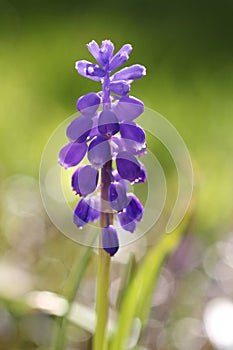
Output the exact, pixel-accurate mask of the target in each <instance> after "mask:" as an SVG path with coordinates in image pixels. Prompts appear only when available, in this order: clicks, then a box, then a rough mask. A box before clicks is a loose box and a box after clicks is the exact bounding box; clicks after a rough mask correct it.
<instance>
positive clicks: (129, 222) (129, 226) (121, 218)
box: [117, 211, 137, 233]
mask: <svg viewBox="0 0 233 350" xmlns="http://www.w3.org/2000/svg"><path fill="white" fill-rule="evenodd" d="M117 219H118V222H119V224H120V225H121V227H122V228H123V229H124V230H125V231H129V232H131V233H133V232H134V231H135V230H136V227H137V222H136V220H133V219H131V218H130V217H129V216H128V215H127V213H126V212H124V211H121V212H120V213H118V214H117Z"/></svg>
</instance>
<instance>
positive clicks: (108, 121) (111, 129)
mask: <svg viewBox="0 0 233 350" xmlns="http://www.w3.org/2000/svg"><path fill="white" fill-rule="evenodd" d="M98 129H99V132H100V134H101V135H104V136H106V137H111V136H112V135H115V134H116V133H117V132H118V131H119V130H120V126H119V122H118V119H117V117H116V115H115V114H114V113H113V112H112V111H110V110H105V111H103V112H101V113H100V115H99V121H98Z"/></svg>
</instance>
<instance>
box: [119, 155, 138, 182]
mask: <svg viewBox="0 0 233 350" xmlns="http://www.w3.org/2000/svg"><path fill="white" fill-rule="evenodd" d="M116 166H117V171H118V173H119V175H120V176H121V178H122V179H126V180H128V181H130V182H131V183H134V182H140V180H141V178H142V176H144V174H143V173H142V167H141V164H140V163H139V161H138V160H137V159H136V158H135V157H134V156H133V155H132V154H131V153H130V152H127V151H122V152H120V153H118V155H117V157H116Z"/></svg>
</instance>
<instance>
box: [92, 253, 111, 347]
mask: <svg viewBox="0 0 233 350" xmlns="http://www.w3.org/2000/svg"><path fill="white" fill-rule="evenodd" d="M110 259H111V258H110V255H109V254H108V253H106V252H105V251H104V250H103V249H102V248H99V256H98V274H97V295H96V315H97V319H96V332H95V335H94V343H93V350H100V349H101V350H107V340H106V326H107V320H108V287H109V275H110Z"/></svg>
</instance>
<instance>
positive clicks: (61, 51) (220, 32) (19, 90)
mask: <svg viewBox="0 0 233 350" xmlns="http://www.w3.org/2000/svg"><path fill="white" fill-rule="evenodd" d="M232 16H233V4H232V1H231V0H223V1H221V2H219V1H217V0H213V1H210V0H204V1H199V0H198V1H194V0H191V1H185V0H178V1H171V0H170V1H169V0H165V1H157V0H155V1H149V0H146V1H144V2H141V1H138V0H135V1H132V0H129V1H127V2H124V3H114V5H113V4H112V3H109V2H107V1H106V0H104V1H102V2H101V3H99V2H95V1H89V2H79V1H74V0H72V1H66V2H65V1H60V2H54V1H50V2H48V1H45V0H41V1H40V2H39V1H36V0H35V1H27V0H21V1H17V0H8V1H7V0H2V1H1V2H0V77H1V84H0V96H1V104H0V182H1V190H0V200H1V202H0V216H1V232H0V235H1V247H0V255H1V259H0V295H2V297H1V301H2V305H0V319H1V322H0V349H3V350H6V349H17V350H18V349H24V350H26V349H29V350H31V349H44V348H45V349H46V350H47V348H48V344H49V340H48V336H47V333H46V332H44V335H45V336H44V337H43V334H42V333H43V330H44V328H43V325H44V326H46V327H47V329H49V331H50V332H52V330H53V327H54V325H53V319H52V318H50V317H47V316H45V315H43V314H42V315H41V314H40V313H38V314H37V313H33V314H32V315H31V313H29V314H25V315H24V316H23V315H22V313H21V306H20V305H21V304H20V302H19V304H18V303H17V300H18V299H17V298H18V296H19V295H22V294H23V293H27V292H28V291H30V290H33V289H39V290H43V289H45V290H50V291H52V292H58V293H61V294H62V293H63V288H64V285H65V284H66V280H67V277H68V275H69V272H70V270H71V268H72V265H73V262H74V261H75V259H76V256H77V255H81V254H82V253H83V252H84V251H85V247H80V246H78V245H75V244H74V243H73V242H71V241H69V240H67V239H66V238H65V237H63V236H62V235H61V234H60V233H58V232H57V230H56V229H55V228H54V226H53V225H52V224H51V222H50V221H49V219H48V218H47V217H46V214H45V212H44V210H43V208H42V205H41V203H40V196H39V189H38V183H37V180H38V169H39V164H40V158H41V154H42V151H43V147H44V145H45V143H46V142H47V140H48V138H49V137H50V135H51V133H52V132H53V130H54V129H55V128H56V127H57V125H58V124H59V123H61V122H62V121H63V120H64V119H66V118H67V117H68V116H70V115H72V114H73V113H75V103H76V99H77V98H78V97H79V96H80V95H83V94H85V93H87V92H89V91H92V90H94V91H95V90H96V83H94V82H92V81H88V80H87V79H84V78H82V77H79V76H78V75H77V74H76V72H75V70H74V62H75V61H76V60H78V59H81V58H85V59H90V56H89V54H88V52H87V50H86V48H85V44H86V43H87V42H89V41H90V40H92V39H95V40H97V41H101V40H103V39H105V38H110V39H111V40H112V41H113V42H114V43H115V45H116V48H119V47H120V46H121V45H122V44H124V43H127V42H130V43H132V45H133V47H134V51H133V52H132V56H131V57H132V58H131V64H133V63H136V62H139V63H142V64H144V65H145V66H146V67H147V72H148V74H147V76H146V77H145V78H143V79H142V80H141V81H139V82H136V83H135V85H134V87H133V89H132V94H133V95H135V96H137V97H138V98H140V99H142V100H143V101H144V102H145V104H146V106H147V107H150V108H152V109H155V110H156V111H158V112H159V113H161V114H162V115H163V116H165V117H166V118H167V119H168V120H169V121H170V122H171V123H172V124H173V125H174V126H175V127H176V128H177V130H178V131H179V133H180V134H181V136H182V137H183V139H184V141H185V142H186V144H187V147H188V149H189V151H190V153H191V156H192V160H193V166H194V173H195V189H194V197H195V209H194V218H193V225H192V228H191V230H190V232H189V235H188V236H187V237H188V238H187V239H186V240H185V241H182V244H181V246H180V248H179V249H180V250H178V252H177V255H175V256H174V257H172V258H171V261H169V262H168V265H166V266H165V268H164V270H163V271H162V273H161V278H160V282H159V284H158V289H157V290H158V291H157V294H156V295H157V296H156V297H155V300H154V301H153V303H152V309H151V314H150V320H149V323H148V327H147V330H145V332H144V333H143V337H142V344H144V346H145V347H148V349H149V350H151V346H152V345H151V344H155V340H154V338H153V336H154V337H156V341H157V340H158V339H160V340H159V343H158V344H157V343H156V344H157V345H156V346H158V349H162V350H164V349H166V350H167V349H168V350H173V348H175V349H181V350H182V346H181V345H179V344H182V341H184V337H183V338H182V337H180V338H178V336H179V334H180V333H179V331H180V330H181V329H183V328H182V327H183V326H182V324H181V323H178V321H177V320H181V319H182V320H183V319H184V320H186V321H187V322H186V323H185V324H186V325H187V326H189V328H188V329H191V328H192V327H193V322H196V321H197V320H198V319H199V317H200V314H201V309H202V303H203V298H207V296H209V295H211V296H217V295H228V296H229V297H232V295H233V291H232V288H231V287H230V282H232V279H231V278H230V277H229V279H228V280H227V279H225V280H224V279H223V277H222V276H228V275H229V274H228V272H229V271H228V268H229V269H231V267H229V266H232V265H231V264H230V263H229V261H228V260H227V261H228V263H227V262H226V256H225V255H223V253H222V250H221V249H220V248H219V242H218V241H219V240H224V242H225V243H224V244H225V245H226V247H228V246H229V244H230V246H231V233H230V231H231V230H232V226H233V222H232V211H233V201H232V198H233V186H232V174H233V162H232V152H233V141H232V130H233V118H232V111H233V100H232V93H233V64H232V53H233V52H232V51H233V47H232V42H231V41H232V34H233V33H232V31H233V30H232ZM94 84H95V85H94ZM151 141H152V143H151V144H150V147H151V148H152V149H153V152H154V153H155V154H156V156H157V157H158V159H159V161H160V162H161V164H162V166H163V168H164V169H165V170H166V173H167V174H168V178H169V182H170V183H169V184H168V188H169V190H171V192H172V191H173V187H175V185H176V174H175V167H174V164H173V163H172V160H171V159H170V156H169V154H168V153H167V152H166V150H165V149H164V147H163V145H161V144H160V143H159V142H158V141H155V140H151ZM172 193H173V192H172ZM171 197H172V195H171ZM168 198H170V197H169V193H168ZM172 198H173V197H172ZM160 229H161V227H160V226H159V228H158V229H157V228H154V230H152V232H151V233H150V236H154V235H155V234H157V232H158V231H160ZM150 236H149V237H150ZM152 242H154V238H153V239H152ZM229 242H230V243H229ZM135 249H136V252H137V254H138V255H137V259H138V260H140V258H141V256H142V254H144V253H145V251H146V248H145V246H144V243H143V241H142V243H141V242H140V243H139V244H138V245H137V244H136V248H135ZM180 252H181V253H182V254H181V253H180ZM179 254H181V255H182V258H181V257H180V255H179ZM203 256H204V258H203ZM227 256H228V255H227ZM121 257H122V256H121ZM119 259H120V255H119ZM221 259H222V260H221ZM224 259H225V260H224ZM123 260H124V259H123ZM203 261H204V262H203ZM219 261H220V262H221V264H222V265H221V269H220V267H218V269H220V270H218V272H216V271H215V263H217V262H219ZM95 262H96V258H95V256H94V257H93V259H92V261H91V264H90V266H89V268H88V270H87V272H86V275H85V279H84V280H83V281H82V283H81V285H80V289H79V292H78V295H77V298H78V300H79V301H80V302H81V303H84V304H88V305H90V306H93V304H94V285H95V274H96V267H95ZM181 262H183V265H182V263H181ZM184 265H185V267H184ZM213 266H214V267H213ZM124 270H125V266H124V263H122V262H119V261H116V262H115V263H114V264H113V272H112V283H113V285H114V286H115V284H114V283H117V278H119V276H121V275H122V274H123V272H124ZM219 271H221V273H220V272H219ZM216 274H217V275H216ZM230 275H232V270H230ZM216 276H217V277H216ZM174 280H175V282H174ZM12 281H20V283H19V282H18V283H13V282H12ZM169 281H170V282H169ZM224 281H225V282H224ZM226 281H227V282H226ZM229 281H230V282H229ZM166 283H167V284H169V283H170V284H169V286H170V285H171V284H172V285H173V287H174V286H176V289H175V287H174V288H173V287H171V288H173V289H171V290H172V292H171V291H170V292H168V294H167V299H166V302H164V304H162V302H161V303H160V304H159V302H158V299H156V298H160V299H159V300H162V299H161V298H162V296H161V289H162V294H163V291H164V288H165V290H166V288H168V287H166V286H167V284H166ZM159 286H160V287H161V289H160V287H159ZM177 286H178V287H177ZM169 293H170V294H169ZM171 293H172V296H171ZM6 295H7V299H6ZM164 295H165V292H164ZM9 299H10V300H13V301H15V303H14V302H13V303H11V302H9ZM115 299H116V298H115V294H114V292H113V295H111V302H112V307H113V308H114V306H115ZM161 305H162V306H161ZM19 309H20V311H19ZM171 310H172V311H171ZM45 319H46V321H45ZM155 320H156V322H155ZM29 324H31V327H29V326H28V325H29ZM38 325H39V327H38ZM165 325H166V329H165ZM187 326H186V327H187ZM40 327H42V328H41V329H42V331H41V333H39V332H38V329H39V328H40ZM46 327H45V328H46ZM194 328H195V327H194ZM184 329H185V328H184ZM29 330H30V331H29ZM147 331H148V333H147ZM85 332H86V331H83V330H81V329H79V330H78V331H76V329H75V331H74V330H73V329H72V327H70V330H69V339H68V341H69V344H71V345H70V346H71V347H72V346H73V347H74V348H76V347H77V348H78V346H79V345H77V344H79V342H78V340H77V339H79V340H80V339H81V344H82V345H80V346H81V349H82V350H84V349H88V348H89V347H88V346H89V345H88V344H90V334H88V332H87V333H85ZM174 333H176V336H177V338H175V336H174ZM184 333H185V334H186V333H187V334H188V333H190V332H186V331H185V332H183V334H184ZM190 334H191V333H190ZM201 337H202V336H200V339H202V338H201ZM41 339H43V341H44V343H43V341H41ZM161 339H162V340H161ZM182 339H183V340H182ZM185 339H186V338H185ZM190 339H191V338H190ZM82 341H83V342H82ZM187 341H188V340H187ZM84 344H86V345H84ZM174 344H175V345H174ZM183 344H184V343H183ZM187 344H189V343H185V345H184V347H183V348H186V349H187V348H188V349H191V347H189V345H187ZM190 344H194V341H191V340H190ZM159 346H160V347H159ZM167 346H168V347H167ZM205 346H206V349H210V347H208V345H205ZM193 349H194V350H196V349H200V347H199V348H198V347H196V348H192V350H193ZM203 349H204V347H203Z"/></svg>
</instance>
